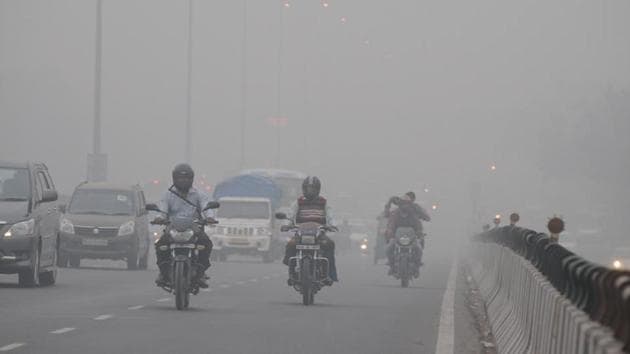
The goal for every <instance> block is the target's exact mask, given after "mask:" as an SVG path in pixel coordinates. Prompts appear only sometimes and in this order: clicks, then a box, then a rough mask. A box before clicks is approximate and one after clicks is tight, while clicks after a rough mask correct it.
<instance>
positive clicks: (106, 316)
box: [94, 315, 114, 321]
mask: <svg viewBox="0 0 630 354" xmlns="http://www.w3.org/2000/svg"><path fill="white" fill-rule="evenodd" d="M112 317H114V315H100V316H96V317H94V320H95V321H104V320H109V319H110V318H112Z"/></svg>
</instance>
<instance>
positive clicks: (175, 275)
mask: <svg viewBox="0 0 630 354" xmlns="http://www.w3.org/2000/svg"><path fill="white" fill-rule="evenodd" d="M218 207H219V203H217V202H209V203H208V205H206V207H205V208H204V209H203V210H201V211H200V212H199V215H202V214H203V213H202V212H203V211H206V210H208V209H216V208H218ZM146 210H150V211H157V212H160V213H164V214H166V213H165V212H164V211H162V210H160V209H159V208H158V206H157V205H155V204H147V206H146ZM151 223H152V224H154V225H164V226H166V227H165V229H164V231H165V234H166V235H168V236H169V237H170V242H169V244H168V245H162V246H160V247H164V249H163V250H164V251H166V250H167V249H170V251H171V266H170V269H171V274H170V275H171V276H170V279H171V282H170V283H169V284H164V285H161V288H162V289H164V290H166V291H167V292H169V293H171V294H175V307H176V308H177V309H178V310H180V311H181V310H183V309H185V308H188V305H189V304H190V294H193V295H197V294H198V293H199V285H198V283H197V282H196V281H195V279H197V276H199V274H198V266H197V257H198V254H199V250H201V249H203V248H202V247H204V246H203V245H197V237H198V235H199V233H201V232H203V228H204V226H206V225H212V224H216V223H217V222H216V221H214V220H212V221H208V220H206V219H191V218H173V219H171V220H164V221H163V222H158V221H155V220H154V221H152V222H151Z"/></svg>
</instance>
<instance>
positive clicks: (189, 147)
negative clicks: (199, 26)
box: [186, 0, 193, 162]
mask: <svg viewBox="0 0 630 354" xmlns="http://www.w3.org/2000/svg"><path fill="white" fill-rule="evenodd" d="M192 31H193V0H188V77H187V90H186V162H190V160H191V157H192V156H191V155H192V111H191V109H192V64H193V63H192V54H193V32H192Z"/></svg>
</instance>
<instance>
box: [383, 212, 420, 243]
mask: <svg viewBox="0 0 630 354" xmlns="http://www.w3.org/2000/svg"><path fill="white" fill-rule="evenodd" d="M399 227H411V228H413V229H414V230H415V232H416V234H417V235H421V233H422V222H421V221H420V219H419V217H418V214H417V210H416V208H415V206H414V204H409V205H401V206H399V207H398V209H396V210H394V211H393V212H391V214H390V215H389V219H388V223H387V231H386V233H385V238H387V239H391V238H393V237H394V235H395V234H396V229H397V228H399Z"/></svg>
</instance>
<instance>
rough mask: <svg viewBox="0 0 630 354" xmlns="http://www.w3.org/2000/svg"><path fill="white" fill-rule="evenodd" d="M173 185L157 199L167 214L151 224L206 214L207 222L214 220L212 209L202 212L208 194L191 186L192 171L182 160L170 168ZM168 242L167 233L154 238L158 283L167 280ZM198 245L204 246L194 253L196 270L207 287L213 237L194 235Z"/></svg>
mask: <svg viewBox="0 0 630 354" xmlns="http://www.w3.org/2000/svg"><path fill="white" fill-rule="evenodd" d="M172 176H173V185H172V186H171V187H169V189H168V190H167V191H166V193H165V194H164V196H163V197H162V200H161V201H160V203H159V208H160V210H162V211H164V212H165V213H166V218H164V217H157V218H156V219H155V220H153V221H152V223H154V224H164V223H165V222H166V220H168V219H170V218H175V217H177V218H192V219H203V218H205V219H206V220H207V221H209V222H210V223H216V221H215V220H214V219H213V218H212V216H213V212H212V211H211V210H207V211H205V212H203V211H202V210H203V207H204V206H205V205H207V204H208V202H209V201H210V197H209V196H208V195H207V194H206V193H204V192H202V191H201V190H198V189H197V188H195V187H193V181H194V177H195V172H194V171H193V169H192V167H190V165H189V164H186V163H181V164H178V165H177V166H175V168H174V169H173V173H172ZM169 244H170V236H169V235H167V234H166V233H164V234H162V236H161V237H160V238H159V239H158V240H157V241H156V242H155V254H156V257H157V266H158V268H159V269H160V275H159V276H158V278H157V280H156V284H158V285H167V284H169V283H170V281H171V279H170V268H169V267H170V264H171V253H170V250H169V249H168V247H161V246H168V245H169ZM197 245H203V246H205V247H203V249H199V251H198V252H199V253H198V256H197V264H198V266H199V271H198V272H197V274H198V277H197V279H196V280H197V283H198V284H199V287H201V288H207V287H208V283H207V282H206V279H207V276H206V275H205V271H206V270H207V269H208V268H209V267H210V253H211V252H212V241H211V240H210V238H209V237H208V235H207V234H206V233H205V232H203V229H202V232H201V233H199V234H198V235H197Z"/></svg>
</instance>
